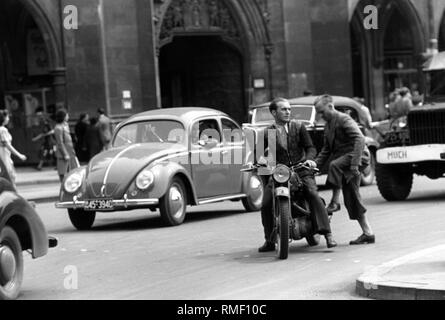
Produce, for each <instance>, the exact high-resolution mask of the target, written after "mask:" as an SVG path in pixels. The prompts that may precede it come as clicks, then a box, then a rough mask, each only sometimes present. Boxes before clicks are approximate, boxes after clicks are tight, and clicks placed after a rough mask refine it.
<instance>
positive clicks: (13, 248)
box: [0, 159, 57, 300]
mask: <svg viewBox="0 0 445 320" xmlns="http://www.w3.org/2000/svg"><path fill="white" fill-rule="evenodd" d="M10 181H11V179H10V177H9V175H8V172H7V171H6V168H5V165H4V164H3V161H2V160H1V159H0V300H11V299H15V298H17V296H18V295H19V293H20V288H21V285H22V281H23V255H22V251H30V253H31V256H32V258H33V259H36V258H39V257H42V256H44V255H46V254H47V252H48V247H55V246H56V245H57V239H56V238H53V237H48V235H47V233H46V229H45V226H44V225H43V223H42V221H41V220H40V217H39V216H38V214H37V212H36V211H35V209H34V206H33V205H32V204H30V203H29V202H28V201H26V200H25V199H24V198H23V197H21V196H20V195H19V194H18V193H17V191H16V189H15V188H14V186H13V185H12V184H11V182H10Z"/></svg>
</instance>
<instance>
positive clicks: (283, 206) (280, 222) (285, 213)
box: [275, 198, 290, 260]
mask: <svg viewBox="0 0 445 320" xmlns="http://www.w3.org/2000/svg"><path fill="white" fill-rule="evenodd" d="M276 204H277V207H276V210H277V212H276V218H275V219H276V222H277V237H276V242H277V245H276V248H277V255H278V258H280V259H282V260H284V259H287V257H288V254H289V215H290V204H289V199H287V198H277V199H276Z"/></svg>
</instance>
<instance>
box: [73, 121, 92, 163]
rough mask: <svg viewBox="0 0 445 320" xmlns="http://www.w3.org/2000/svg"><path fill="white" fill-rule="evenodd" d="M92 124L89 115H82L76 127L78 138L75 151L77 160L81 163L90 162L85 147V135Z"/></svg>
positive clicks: (75, 132) (75, 131)
mask: <svg viewBox="0 0 445 320" xmlns="http://www.w3.org/2000/svg"><path fill="white" fill-rule="evenodd" d="M89 124H90V119H89V116H88V114H87V113H81V114H80V116H79V120H78V121H77V123H76V125H75V127H74V134H75V137H76V143H75V150H76V155H77V158H78V159H79V161H80V162H87V161H88V152H87V150H86V147H85V141H84V139H85V133H86V131H87V129H88V126H89Z"/></svg>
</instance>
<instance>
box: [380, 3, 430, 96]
mask: <svg viewBox="0 0 445 320" xmlns="http://www.w3.org/2000/svg"><path fill="white" fill-rule="evenodd" d="M412 24H413V22H412V21H410V20H409V19H408V18H407V16H406V15H405V14H403V13H402V12H401V10H400V9H399V8H398V7H395V8H394V9H393V10H392V12H391V13H390V15H389V19H388V24H387V26H386V28H385V33H384V38H383V56H384V60H383V73H384V83H385V86H384V89H385V92H384V94H385V97H387V96H388V95H389V93H390V92H391V91H393V90H394V89H396V88H400V87H408V88H409V89H411V90H419V87H420V86H421V82H422V80H421V76H420V74H419V62H420V60H419V55H420V51H417V48H416V44H415V39H416V37H415V35H414V34H413V33H412V31H411V25H412Z"/></svg>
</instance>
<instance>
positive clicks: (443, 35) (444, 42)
mask: <svg viewBox="0 0 445 320" xmlns="http://www.w3.org/2000/svg"><path fill="white" fill-rule="evenodd" d="M438 41H439V43H438V47H439V51H445V12H444V13H443V14H442V20H441V23H440V27H439V39H438Z"/></svg>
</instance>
